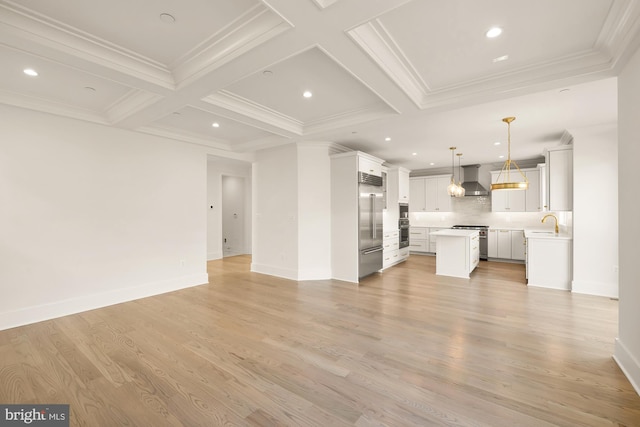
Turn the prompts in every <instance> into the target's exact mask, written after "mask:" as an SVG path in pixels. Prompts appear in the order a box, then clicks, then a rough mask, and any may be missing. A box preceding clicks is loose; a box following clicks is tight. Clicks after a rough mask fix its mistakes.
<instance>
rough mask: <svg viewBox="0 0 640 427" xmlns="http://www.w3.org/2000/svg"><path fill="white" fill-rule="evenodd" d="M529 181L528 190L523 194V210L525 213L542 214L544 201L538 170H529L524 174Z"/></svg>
mask: <svg viewBox="0 0 640 427" xmlns="http://www.w3.org/2000/svg"><path fill="white" fill-rule="evenodd" d="M525 175H526V176H527V179H528V180H529V189H527V190H526V191H525V192H524V193H525V210H526V211H527V212H542V211H543V210H544V209H543V206H544V199H543V197H542V186H541V178H540V177H541V173H540V169H531V170H527V171H526V172H525Z"/></svg>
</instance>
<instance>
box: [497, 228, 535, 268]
mask: <svg viewBox="0 0 640 427" xmlns="http://www.w3.org/2000/svg"><path fill="white" fill-rule="evenodd" d="M525 250H526V247H525V240H524V232H523V231H522V230H500V229H489V231H488V233H487V257H488V258H498V259H504V260H517V261H524V259H525Z"/></svg>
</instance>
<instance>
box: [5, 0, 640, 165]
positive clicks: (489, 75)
mask: <svg viewBox="0 0 640 427" xmlns="http://www.w3.org/2000/svg"><path fill="white" fill-rule="evenodd" d="M639 2H640V0H561V1H558V0H555V1H552V0H537V1H524V0H477V1H471V0H447V1H443V0H295V1H291V0H265V1H259V0H233V1H228V0H181V1H177V0H137V1H134V2H131V1H125V0H111V1H108V2H104V1H98V0H56V1H50V0H20V1H8V0H0V61H1V63H2V66H1V67H0V102H2V103H6V104H10V105H15V106H19V107H24V108H30V109H35V110H39V111H44V112H48V113H52V114H58V115H62V116H67V117H73V118H78V119H81V120H88V121H92V122H96V123H101V124H104V125H109V126H116V127H122V128H126V129H131V130H133V131H137V132H143V133H150V134H155V135H160V136H164V137H169V138H173V139H177V140H180V141H185V142H188V143H194V144H200V145H204V146H207V147H211V148H212V149H215V152H216V153H219V154H220V153H221V154H223V155H224V154H225V153H227V154H228V155H229V157H235V158H238V157H240V158H250V153H251V152H253V151H254V150H257V149H261V148H266V147H271V146H275V145H280V144H286V143H291V142H300V141H333V142H337V143H339V144H342V145H345V146H347V147H350V148H353V149H360V150H363V151H367V152H369V153H370V154H373V155H376V156H378V157H380V158H383V159H386V160H387V161H389V162H392V163H394V164H398V165H402V166H405V167H408V168H410V169H424V168H430V167H441V166H446V165H448V164H450V163H449V162H450V152H449V150H448V147H449V146H451V145H455V146H457V147H458V148H459V151H461V152H464V157H463V159H464V162H463V164H468V163H489V162H497V161H499V156H500V155H504V154H505V152H506V147H505V144H502V145H500V146H496V145H494V143H495V142H497V141H502V142H504V139H505V137H506V127H505V125H504V123H502V122H501V118H502V117H504V116H510V115H514V116H516V117H517V120H516V121H515V122H514V123H513V125H512V143H513V146H512V157H513V158H516V159H526V158H532V157H536V156H539V155H540V154H542V152H543V150H544V148H545V147H549V146H553V145H557V144H558V143H559V141H560V137H561V135H562V134H563V132H564V131H565V130H566V129H571V128H575V127H582V126H588V125H594V124H604V123H615V122H616V120H617V111H616V104H617V100H616V90H617V89H616V79H615V76H616V75H617V73H618V72H619V69H620V68H621V66H622V65H623V64H624V62H625V61H626V59H627V58H628V57H629V56H630V55H631V54H632V53H633V52H634V51H635V50H636V49H637V48H638V46H639V45H640V32H639V30H638V29H639V26H640V4H639ZM494 26H498V27H501V28H502V30H503V32H502V34H501V35H500V36H499V37H496V38H493V39H490V38H487V37H485V33H486V31H487V30H488V29H489V28H491V27H494ZM27 68H30V69H33V70H35V71H37V73H38V76H37V77H29V76H26V75H25V74H24V73H23V70H24V69H27ZM305 91H309V92H310V93H311V96H310V97H304V96H303V93H304V92H305ZM214 123H215V124H216V125H215V126H214ZM386 139H388V140H386ZM414 153H415V154H414ZM431 163H433V165H432V164H431Z"/></svg>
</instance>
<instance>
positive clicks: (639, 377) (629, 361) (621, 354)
mask: <svg viewBox="0 0 640 427" xmlns="http://www.w3.org/2000/svg"><path fill="white" fill-rule="evenodd" d="M613 360H615V361H616V363H617V364H618V366H619V367H620V369H621V370H622V372H624V374H625V376H626V377H627V379H628V380H629V382H630V383H631V385H632V386H633V388H634V389H635V390H636V393H638V395H640V363H639V362H638V360H637V359H636V358H635V357H634V355H633V354H631V352H629V350H628V349H627V347H626V346H625V345H624V344H623V343H622V341H620V339H619V338H616V348H615V350H614V353H613Z"/></svg>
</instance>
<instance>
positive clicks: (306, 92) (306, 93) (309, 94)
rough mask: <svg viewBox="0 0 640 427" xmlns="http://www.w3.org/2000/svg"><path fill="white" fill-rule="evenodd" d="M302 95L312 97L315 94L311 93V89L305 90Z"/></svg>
mask: <svg viewBox="0 0 640 427" xmlns="http://www.w3.org/2000/svg"><path fill="white" fill-rule="evenodd" d="M302 96H304V97H305V98H311V97H312V96H313V94H312V93H311V91H309V90H305V91H304V92H303V93H302Z"/></svg>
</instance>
